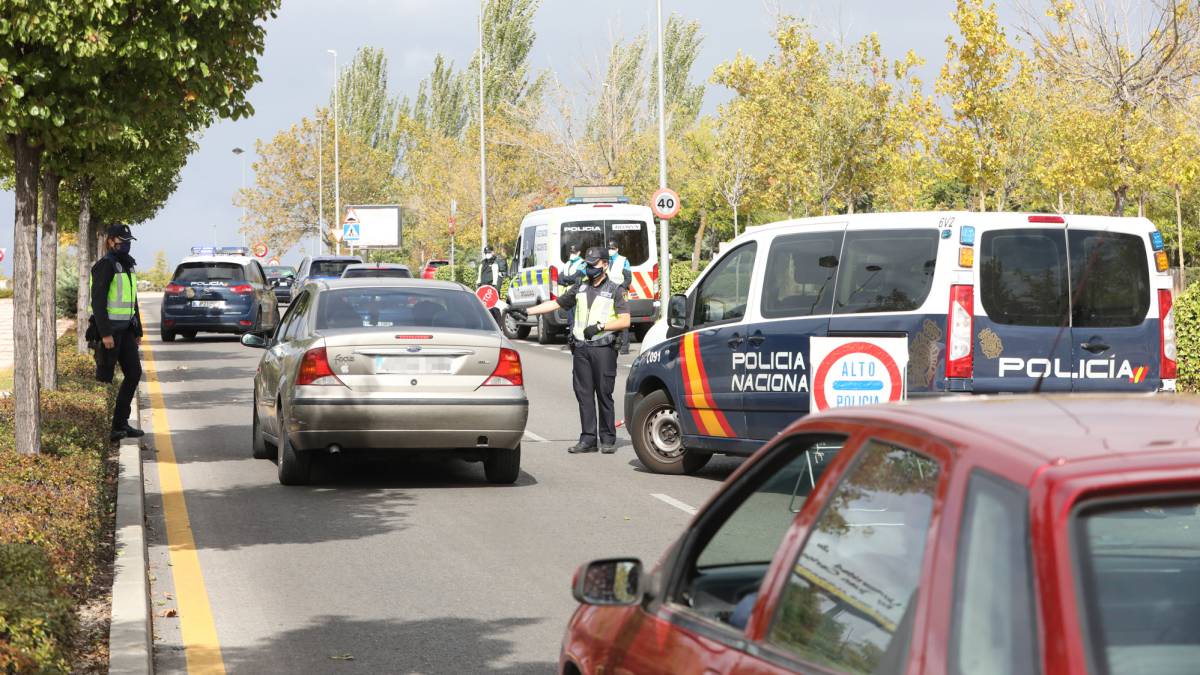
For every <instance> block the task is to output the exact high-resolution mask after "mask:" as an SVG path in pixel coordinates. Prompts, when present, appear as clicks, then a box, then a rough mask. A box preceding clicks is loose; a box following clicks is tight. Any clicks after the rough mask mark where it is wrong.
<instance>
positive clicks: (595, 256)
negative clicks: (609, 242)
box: [583, 246, 608, 265]
mask: <svg viewBox="0 0 1200 675" xmlns="http://www.w3.org/2000/svg"><path fill="white" fill-rule="evenodd" d="M583 259H584V260H585V261H586V262H587V264H589V265H594V264H596V263H597V262H598V261H600V260H608V255H607V254H606V253H605V252H604V249H602V248H600V247H599V246H589V247H588V250H587V253H585V254H584V256H583Z"/></svg>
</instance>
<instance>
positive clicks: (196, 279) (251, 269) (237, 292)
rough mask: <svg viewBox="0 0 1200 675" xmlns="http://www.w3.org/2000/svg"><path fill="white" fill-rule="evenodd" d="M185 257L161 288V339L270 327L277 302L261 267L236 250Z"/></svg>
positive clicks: (276, 320)
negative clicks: (167, 282)
mask: <svg viewBox="0 0 1200 675" xmlns="http://www.w3.org/2000/svg"><path fill="white" fill-rule="evenodd" d="M220 251H221V249H217V253H216V254H213V255H194V256H191V257H188V258H184V259H183V261H182V262H180V263H179V267H177V268H175V274H174V276H173V277H172V278H171V283H169V284H167V287H166V288H165V289H164V291H163V304H162V339H163V342H172V341H174V340H175V336H176V335H182V336H183V337H184V339H187V340H191V339H193V338H195V337H196V334H197V333H234V334H242V333H255V332H269V331H273V330H275V326H276V325H277V324H278V323H279V301H278V300H277V299H276V297H275V293H274V290H273V289H272V288H271V284H270V282H268V281H267V277H266V274H265V273H264V272H263V268H262V265H260V264H259V263H258V261H257V260H255V259H254V258H251V257H249V256H247V255H245V252H244V251H242V250H241V249H236V250H234V251H233V253H232V254H229V255H223V254H221V253H220Z"/></svg>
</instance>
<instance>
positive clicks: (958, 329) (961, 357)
mask: <svg viewBox="0 0 1200 675" xmlns="http://www.w3.org/2000/svg"><path fill="white" fill-rule="evenodd" d="M974 324H975V287H974V286H969V285H962V286H951V287H950V312H949V314H948V315H947V316H946V377H947V378H952V377H953V378H966V377H971V376H972V374H973V372H974V365H975V364H974V359H973V356H974V354H973V346H974V345H973V340H974V337H973V333H974Z"/></svg>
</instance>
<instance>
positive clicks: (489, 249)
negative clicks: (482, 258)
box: [483, 246, 492, 253]
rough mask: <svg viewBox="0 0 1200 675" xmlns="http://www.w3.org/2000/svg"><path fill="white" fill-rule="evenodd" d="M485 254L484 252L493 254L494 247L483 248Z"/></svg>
mask: <svg viewBox="0 0 1200 675" xmlns="http://www.w3.org/2000/svg"><path fill="white" fill-rule="evenodd" d="M483 252H484V253H491V252H492V247H491V246H484V247H483Z"/></svg>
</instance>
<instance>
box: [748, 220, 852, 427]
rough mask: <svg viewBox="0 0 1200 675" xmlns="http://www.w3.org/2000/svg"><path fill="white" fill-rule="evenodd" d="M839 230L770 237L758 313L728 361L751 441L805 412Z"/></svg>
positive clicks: (828, 306) (839, 226) (824, 327)
mask: <svg viewBox="0 0 1200 675" xmlns="http://www.w3.org/2000/svg"><path fill="white" fill-rule="evenodd" d="M845 228H846V224H845V223H844V222H843V223H832V224H829V225H814V226H812V228H811V229H810V228H805V229H804V230H803V231H800V232H793V233H790V234H787V233H785V234H779V235H777V236H776V237H775V238H774V239H772V240H771V241H770V244H769V252H768V254H767V262H766V271H765V272H764V274H763V277H762V279H763V281H762V293H761V299H760V301H759V304H758V312H759V314H760V317H761V318H760V320H759V321H756V322H755V325H754V326H753V328H752V329H751V330H750V332H749V334H748V335H747V341H746V349H745V352H744V355H743V356H742V358H740V359H735V361H734V363H735V368H734V372H733V383H732V384H733V386H734V388H735V389H737V390H739V391H741V392H742V396H743V399H744V401H743V405H744V408H745V411H746V413H745V414H746V428H747V433H748V434H749V436H750V438H753V439H759V440H766V439H769V438H771V437H772V436H774V435H775V434H776V433H778V432H779V430H781V429H783V428H784V427H786V426H787V425H788V424H790V423H792V422H794V421H795V420H796V419H797V418H798V417H800V416H801V415H803V414H805V413H807V412H808V407H809V386H810V384H811V378H812V373H811V369H810V365H809V342H810V340H811V339H812V338H814V337H820V336H824V335H826V334H827V333H828V329H829V315H830V313H831V312H832V311H833V291H834V280H835V277H836V276H837V269H838V258H839V256H840V255H841V249H842V240H843V239H844V237H845Z"/></svg>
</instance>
